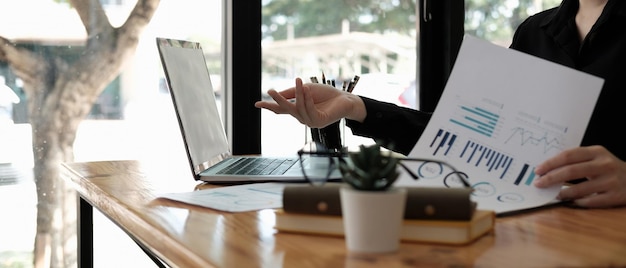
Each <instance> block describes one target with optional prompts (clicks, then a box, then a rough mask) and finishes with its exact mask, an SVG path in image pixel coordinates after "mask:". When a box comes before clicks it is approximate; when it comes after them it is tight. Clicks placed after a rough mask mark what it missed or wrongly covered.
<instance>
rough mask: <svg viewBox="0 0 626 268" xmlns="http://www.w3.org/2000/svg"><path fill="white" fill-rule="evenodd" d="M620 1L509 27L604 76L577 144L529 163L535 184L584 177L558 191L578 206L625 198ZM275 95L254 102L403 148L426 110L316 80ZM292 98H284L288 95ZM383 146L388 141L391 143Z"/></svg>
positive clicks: (523, 42)
mask: <svg viewBox="0 0 626 268" xmlns="http://www.w3.org/2000/svg"><path fill="white" fill-rule="evenodd" d="M624 25H626V4H624V1H622V0H563V1H562V2H561V5H560V6H559V7H556V8H553V9H549V10H546V11H543V12H540V13H538V14H535V15H533V16H531V17H529V18H528V19H526V20H525V21H524V22H523V23H522V24H521V25H520V26H519V27H518V29H517V30H516V32H515V35H514V37H513V42H512V44H511V46H510V47H511V48H512V49H516V50H519V51H522V52H525V53H528V54H531V55H535V56H538V57H541V58H544V59H546V60H550V61H553V62H556V63H559V64H562V65H565V66H568V67H571V68H574V69H577V70H580V71H583V72H586V73H589V74H592V75H596V76H598V77H601V78H604V79H605V83H604V86H603V89H602V92H601V94H600V97H599V99H598V102H597V104H596V108H595V110H594V112H593V115H592V117H591V120H590V123H589V126H588V128H587V132H586V133H585V136H584V138H583V141H582V145H581V146H580V147H577V148H573V149H570V150H566V151H564V152H562V153H560V154H558V155H556V156H554V157H552V158H550V159H548V160H546V161H544V162H543V163H541V164H540V165H538V166H537V167H536V168H535V173H537V175H539V176H540V178H539V179H537V180H536V181H535V186H537V187H549V186H552V185H555V184H561V183H564V182H568V181H572V180H575V179H578V178H585V179H584V180H583V181H582V182H580V183H577V184H573V185H571V186H570V187H567V188H564V189H563V190H561V192H560V193H559V195H558V197H557V198H559V199H561V200H573V201H574V202H575V203H576V204H577V205H579V206H582V207H612V206H622V205H626V162H624V161H623V160H622V159H626V141H624V139H623V138H622V135H621V133H620V132H618V131H617V130H616V124H615V123H616V122H619V120H620V119H621V118H623V117H624V116H626V106H625V105H623V104H622V103H623V101H622V100H623V97H622V96H623V93H622V92H621V90H622V89H623V88H624V87H626V71H624V70H626V68H624V67H626V66H624V65H626V27H624ZM268 93H269V94H270V96H271V97H272V98H273V99H274V100H275V101H276V103H273V102H265V101H260V102H257V103H256V104H255V106H256V107H259V108H265V109H269V110H271V111H273V112H275V113H278V114H291V115H292V116H294V117H295V118H296V119H298V120H299V121H300V122H301V123H303V124H306V125H308V126H310V127H322V126H326V125H328V124H330V123H331V122H335V121H337V120H338V119H340V118H346V119H347V122H348V124H347V125H348V126H349V127H350V128H351V129H352V132H353V133H354V134H356V135H361V136H366V137H371V138H374V139H375V140H376V141H377V142H379V143H381V144H383V145H385V146H387V147H388V148H390V149H392V150H395V151H397V152H400V153H403V154H408V152H410V150H411V149H412V148H413V146H414V145H415V143H416V142H417V139H418V138H419V134H418V135H415V133H422V131H423V130H424V128H425V127H426V124H427V122H428V119H429V118H430V114H428V113H425V112H420V111H416V110H412V109H408V108H403V107H398V106H395V105H393V104H389V103H383V102H378V101H375V100H372V99H368V98H365V97H359V96H357V95H353V94H349V93H346V92H342V91H339V90H336V89H334V88H332V87H329V86H325V85H321V84H306V85H303V84H302V80H301V79H296V86H295V87H293V88H290V89H287V90H284V91H282V92H280V93H278V92H276V91H270V92H268ZM292 98H295V99H296V101H295V103H294V102H290V101H289V100H288V99H292ZM391 145H394V146H393V147H391Z"/></svg>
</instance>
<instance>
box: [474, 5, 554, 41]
mask: <svg viewBox="0 0 626 268" xmlns="http://www.w3.org/2000/svg"><path fill="white" fill-rule="evenodd" d="M560 3H561V0H506V1H494V0H487V1H486V0H465V32H466V33H467V34H471V35H473V36H476V37H480V38H482V39H485V40H489V41H491V42H493V43H495V44H499V45H502V46H506V47H508V46H509V45H510V44H511V40H512V39H513V34H514V32H515V29H516V28H517V26H518V25H519V24H520V23H522V22H523V21H524V19H526V18H527V17H528V16H530V15H533V14H535V13H537V12H539V11H542V10H545V9H548V8H552V7H556V6H558V5H559V4H560Z"/></svg>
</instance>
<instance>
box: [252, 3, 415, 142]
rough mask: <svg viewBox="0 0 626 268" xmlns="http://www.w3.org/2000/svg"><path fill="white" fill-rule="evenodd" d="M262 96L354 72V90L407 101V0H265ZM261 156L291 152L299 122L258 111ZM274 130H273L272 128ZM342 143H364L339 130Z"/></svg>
mask: <svg viewBox="0 0 626 268" xmlns="http://www.w3.org/2000/svg"><path fill="white" fill-rule="evenodd" d="M262 21H263V22H262V28H261V29H262V35H263V41H262V48H263V71H262V89H261V90H262V96H263V97H264V98H269V97H268V95H267V94H266V92H267V90H269V89H272V88H273V89H277V90H282V89H286V88H288V87H291V86H293V85H294V78H296V77H301V78H302V79H303V80H304V81H305V82H310V77H313V76H315V77H317V78H318V79H319V80H320V81H321V79H322V73H323V74H324V76H325V77H326V79H331V80H335V81H336V85H337V87H340V85H341V82H342V81H344V80H349V79H352V78H353V77H354V76H355V75H358V76H360V80H359V83H358V84H357V86H356V87H355V89H354V93H355V94H358V95H363V96H368V97H372V98H375V99H379V100H383V101H387V102H392V103H396V104H398V105H403V106H409V107H415V106H416V103H417V94H416V93H415V86H414V85H415V84H416V83H415V80H416V79H415V77H416V73H417V70H416V66H417V56H416V43H417V40H416V35H417V33H416V15H415V1H412V0H400V1H392V0H372V1H347V2H344V1H329V0H320V1H297V0H265V1H263V18H262ZM261 117H262V119H261V122H262V130H261V131H262V134H261V137H262V150H263V153H264V154H268V153H269V154H273V153H278V154H282V153H294V152H295V151H296V150H297V149H298V148H299V147H301V146H302V145H303V144H304V142H305V133H306V132H305V127H304V126H303V125H301V124H300V123H299V122H298V121H296V120H295V119H293V118H291V117H289V116H277V115H275V114H273V113H271V112H268V111H265V110H264V111H262V116H261ZM279 130H280V131H279ZM344 137H345V140H344V141H345V145H348V146H349V147H354V146H357V145H358V144H371V143H373V141H372V140H371V139H364V138H361V137H356V136H352V135H351V132H350V130H349V129H348V130H347V131H346V134H345V135H344Z"/></svg>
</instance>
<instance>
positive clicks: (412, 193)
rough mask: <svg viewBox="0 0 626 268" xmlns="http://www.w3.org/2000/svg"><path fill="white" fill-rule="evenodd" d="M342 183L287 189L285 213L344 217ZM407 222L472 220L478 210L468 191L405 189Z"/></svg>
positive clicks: (284, 195) (284, 199)
mask: <svg viewBox="0 0 626 268" xmlns="http://www.w3.org/2000/svg"><path fill="white" fill-rule="evenodd" d="M340 187H342V184H341V183H328V184H326V185H324V186H317V187H314V186H301V185H300V186H287V187H285V188H284V190H283V210H284V211H285V212H289V213H300V214H313V215H330V216H341V201H340V197H339V188H340ZM406 189H407V201H406V206H405V207H406V209H405V212H404V218H405V219H419V220H457V221H463V220H469V219H471V217H472V215H473V213H474V210H475V208H476V204H475V202H472V201H471V200H470V194H471V189H469V188H434V187H406Z"/></svg>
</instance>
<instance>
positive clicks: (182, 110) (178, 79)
mask: <svg viewBox="0 0 626 268" xmlns="http://www.w3.org/2000/svg"><path fill="white" fill-rule="evenodd" d="M156 41H157V48H158V50H159V56H160V58H161V64H162V66H163V71H164V73H165V79H166V81H167V86H168V88H169V93H170V96H171V97H172V101H173V104H174V110H175V111H176V117H177V119H178V124H179V126H180V130H181V133H182V137H183V143H184V145H185V150H186V152H187V157H188V159H189V164H190V166H191V170H192V172H193V175H194V178H195V179H196V180H201V181H206V182H211V183H231V182H235V183H236V182H262V181H293V182H304V181H305V180H304V176H303V173H302V169H301V167H302V166H304V168H307V170H306V172H307V173H306V174H325V173H326V172H327V171H328V170H327V165H322V166H320V165H319V161H303V163H304V164H303V165H300V163H299V162H298V161H299V160H298V157H297V155H296V154H295V153H296V152H295V151H294V155H293V156H287V157H269V156H234V155H232V154H231V152H230V146H229V144H228V139H227V137H226V132H225V130H224V125H223V124H222V121H221V117H220V115H219V112H218V106H217V102H216V99H215V95H214V93H213V86H212V84H211V78H210V75H209V71H208V69H207V66H206V62H205V58H204V53H203V51H202V48H201V46H200V44H199V43H197V42H190V41H185V40H175V39H168V38H160V37H159V38H157V39H156ZM314 162H315V163H317V164H315V163H314ZM332 177H333V178H334V179H337V178H339V177H340V175H339V172H338V171H336V172H335V173H334V174H333V175H332ZM331 179H332V178H331Z"/></svg>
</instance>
